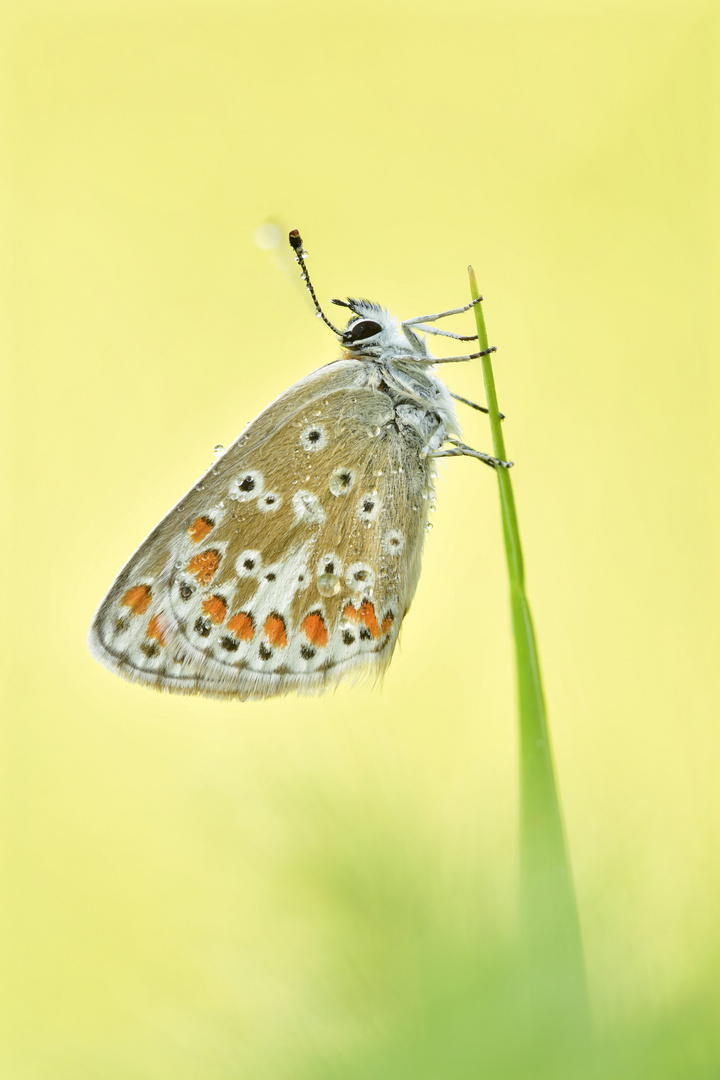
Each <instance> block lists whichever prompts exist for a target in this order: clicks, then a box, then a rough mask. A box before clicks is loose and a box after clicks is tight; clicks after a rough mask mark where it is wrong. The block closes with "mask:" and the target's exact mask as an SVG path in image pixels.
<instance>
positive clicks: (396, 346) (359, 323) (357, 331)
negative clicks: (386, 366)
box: [332, 298, 428, 360]
mask: <svg viewBox="0 0 720 1080" xmlns="http://www.w3.org/2000/svg"><path fill="white" fill-rule="evenodd" d="M332 302H333V304H337V305H338V306H339V307H346V308H349V310H350V312H351V315H350V319H349V320H348V324H347V326H346V327H345V329H344V330H342V331H340V332H339V335H338V336H339V337H340V342H341V344H342V346H343V348H344V349H345V351H346V354H347V355H348V356H350V357H355V358H358V359H361V358H363V357H368V356H370V357H374V358H380V359H384V360H390V359H413V358H422V359H426V358H427V356H428V353H427V349H426V348H425V346H424V342H423V341H422V340H421V339H420V338H418V336H417V335H416V334H414V333H412V332H411V333H408V329H409V328H407V329H406V328H404V327H403V326H402V324H401V323H399V322H398V320H397V319H396V318H395V316H394V315H391V314H390V312H389V311H386V310H385V308H383V307H381V306H380V304H374V303H373V302H372V301H371V300H353V299H350V298H348V299H347V300H333V301H332Z"/></svg>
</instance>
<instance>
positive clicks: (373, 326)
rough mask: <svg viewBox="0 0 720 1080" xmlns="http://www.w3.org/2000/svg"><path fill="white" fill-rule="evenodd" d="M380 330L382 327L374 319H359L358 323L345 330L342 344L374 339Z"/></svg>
mask: <svg viewBox="0 0 720 1080" xmlns="http://www.w3.org/2000/svg"><path fill="white" fill-rule="evenodd" d="M381 330H382V326H381V325H380V323H377V322H375V321H374V319H360V321H359V322H356V323H353V325H352V326H349V327H348V328H347V330H346V331H345V333H344V334H343V342H345V343H346V344H350V343H352V342H354V341H364V340H365V338H370V337H375V335H376V334H379V333H380V331H381Z"/></svg>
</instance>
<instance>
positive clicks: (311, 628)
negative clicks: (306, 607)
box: [302, 611, 328, 648]
mask: <svg viewBox="0 0 720 1080" xmlns="http://www.w3.org/2000/svg"><path fill="white" fill-rule="evenodd" d="M302 629H303V631H304V632H305V637H306V638H307V639H308V641H309V642H310V644H311V645H317V646H318V647H319V648H322V647H323V646H324V645H327V640H328V632H327V626H326V625H325V620H324V619H323V617H322V615H321V614H320V612H319V611H313V612H312V613H311V614H310V615H308V616H306V618H304V619H303V622H302Z"/></svg>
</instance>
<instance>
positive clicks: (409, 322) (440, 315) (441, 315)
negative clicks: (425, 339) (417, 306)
mask: <svg viewBox="0 0 720 1080" xmlns="http://www.w3.org/2000/svg"><path fill="white" fill-rule="evenodd" d="M481 300H482V296H478V298H477V300H471V301H470V303H469V304H464V305H463V307H456V308H450V310H449V311H438V312H437V314H435V315H416V316H415V318H414V319H405V320H404V321H403V326H416V325H417V324H418V323H426V322H437V320H438V319H446V318H447V317H448V315H462V314H463V312H465V311H469V310H470V308H474V307H475V305H476V304H479V303H480V301H481Z"/></svg>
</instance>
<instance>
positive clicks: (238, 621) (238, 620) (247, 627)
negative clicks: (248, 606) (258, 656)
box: [227, 611, 255, 641]
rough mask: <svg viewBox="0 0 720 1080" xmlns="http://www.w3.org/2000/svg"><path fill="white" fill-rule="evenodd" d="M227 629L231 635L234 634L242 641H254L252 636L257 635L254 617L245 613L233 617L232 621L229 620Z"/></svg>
mask: <svg viewBox="0 0 720 1080" xmlns="http://www.w3.org/2000/svg"><path fill="white" fill-rule="evenodd" d="M227 628H228V630H229V631H230V633H231V634H234V635H235V637H236V638H240V639H241V640H242V641H252V636H253V634H254V633H255V626H254V625H253V621H252V617H251V616H250V615H248V614H246V612H244V611H241V612H239V613H238V614H237V615H233V617H232V619H229V620H228V624H227Z"/></svg>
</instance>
